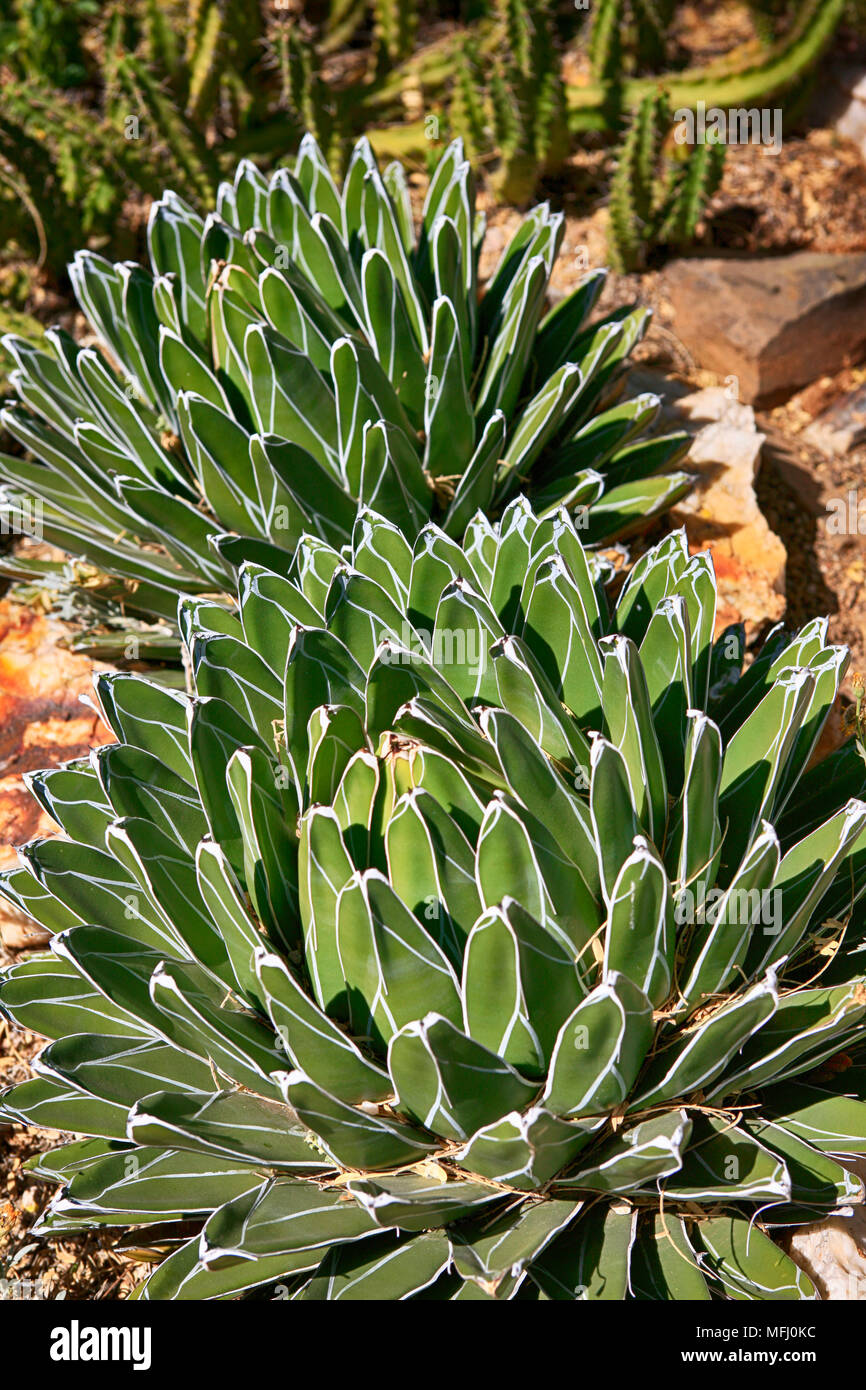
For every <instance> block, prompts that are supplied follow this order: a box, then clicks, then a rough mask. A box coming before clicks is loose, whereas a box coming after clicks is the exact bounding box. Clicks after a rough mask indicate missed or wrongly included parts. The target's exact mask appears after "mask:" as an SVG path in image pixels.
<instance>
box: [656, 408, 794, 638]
mask: <svg viewBox="0 0 866 1390" xmlns="http://www.w3.org/2000/svg"><path fill="white" fill-rule="evenodd" d="M673 409H674V411H675V412H676V415H677V416H678V417H679V423H680V424H681V425H685V427H686V428H688V429H691V430H693V431H694V436H695V437H694V440H693V442H692V446H691V449H690V450H689V455H688V458H687V460H686V462H685V464H684V465H683V466H684V467H685V468H687V469H688V470H689V471H691V472H693V473H694V474H695V475H696V485H695V488H694V491H693V492H692V493H691V494H690V495H689V496H688V497H687V498H685V499H684V500H683V501H682V502H681V503H680V504H679V505H678V507H677V508H676V510H675V512H674V520H675V521H676V522H677V523H678V524H680V525H683V526H685V528H686V534H687V536H688V539H689V545H690V547H691V548H692V549H693V550H710V551H711V552H712V556H713V563H714V565H715V569H716V575H717V578H718V593H719V603H718V610H717V624H718V627H719V628H720V629H721V628H724V627H726V626H727V625H728V624H729V623H732V622H738V621H741V622H745V623H746V624H747V625H760V624H762V623H763V622H764V621H766V620H767V619H770V620H772V621H774V622H775V621H776V620H777V619H779V618H781V616H782V614H783V613H784V611H785V564H786V559H787V557H786V554H785V547H784V546H783V544H782V542H781V541H780V540H779V537H778V536H777V535H776V534H775V533H774V532H773V531H771V530H770V528H769V526H768V525H767V522H766V520H765V518H764V515H763V513H762V511H761V509H760V507H759V506H758V500H757V497H756V496H755V487H754V484H755V477H756V474H757V471H758V468H759V465H760V460H761V446H762V444H763V442H764V436H763V435H762V434H761V433H760V432H759V431H758V429H757V426H756V424H755V413H754V411H753V410H752V408H751V406H748V405H743V404H741V402H740V401H738V400H736V399H734V398H732V396H731V395H730V394H729V392H728V391H727V390H726V389H725V388H723V387H718V386H710V387H707V388H706V389H705V390H703V391H696V392H694V393H692V394H691V395H687V396H682V397H680V398H679V399H677V400H676V401H674V402H673Z"/></svg>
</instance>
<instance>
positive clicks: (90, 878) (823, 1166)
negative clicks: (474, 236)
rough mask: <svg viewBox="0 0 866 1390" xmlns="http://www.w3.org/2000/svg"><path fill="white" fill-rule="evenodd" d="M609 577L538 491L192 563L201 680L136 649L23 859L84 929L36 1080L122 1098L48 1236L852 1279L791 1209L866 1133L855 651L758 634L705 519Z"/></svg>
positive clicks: (666, 1290) (370, 1262) (267, 1251)
mask: <svg viewBox="0 0 866 1390" xmlns="http://www.w3.org/2000/svg"><path fill="white" fill-rule="evenodd" d="M609 577H610V576H609V574H608V572H607V570H606V569H605V567H604V564H603V563H602V562H601V561H600V560H599V559H598V558H597V557H595V556H594V555H593V554H592V553H591V552H588V551H587V550H585V549H584V547H583V546H582V544H581V540H580V537H579V535H578V532H577V529H576V528H575V526H574V524H573V522H572V521H571V520H570V518H569V516H568V514H567V512H565V511H562V512H560V513H559V514H558V515H556V516H553V517H547V518H540V517H539V516H538V515H537V514H536V513H534V512H533V510H532V508H531V507H530V505H529V504H528V503H527V502H526V501H525V499H523V498H518V499H516V500H515V501H514V502H512V503H511V504H509V506H508V507H507V508H506V510H505V512H504V514H503V516H502V519H501V521H500V523H499V524H498V525H494V524H491V523H490V522H489V521H487V520H485V519H484V518H483V517H482V516H480V515H479V516H477V517H476V518H475V519H474V520H473V521H472V522H471V523H470V526H469V528H468V532H467V538H466V545H465V548H464V549H461V548H460V547H458V546H457V545H456V544H455V543H454V541H453V540H451V539H450V538H449V537H448V536H446V534H445V533H444V531H442V530H441V529H440V528H438V527H436V526H434V525H432V524H428V525H427V526H425V527H424V528H422V530H421V532H420V534H419V536H418V537H417V539H416V541H415V543H414V546H411V547H410V545H409V543H408V541H407V540H406V538H405V536H404V534H403V533H402V532H401V530H400V529H399V528H398V527H396V526H395V525H394V524H393V523H392V522H389V521H388V520H386V519H384V518H382V517H379V516H377V515H376V514H374V513H372V512H369V511H363V512H362V513H361V515H360V516H359V518H358V521H357V523H356V525H355V528H354V531H353V537H352V544H351V554H350V556H349V557H348V558H347V556H346V555H344V554H342V553H341V551H339V550H338V549H337V548H336V547H333V546H330V545H329V544H328V543H327V542H325V541H322V540H320V539H318V538H315V537H305V538H303V539H302V541H301V543H300V545H299V547H298V550H297V554H296V556H295V558H294V560H293V563H292V566H291V570H290V572H289V573H288V575H285V574H283V575H281V574H279V573H277V572H276V571H272V570H269V569H267V568H266V567H264V566H261V565H258V564H255V563H253V562H246V563H244V564H243V565H242V566H241V574H240V586H239V593H238V603H237V609H236V611H231V610H229V609H228V608H227V607H225V606H220V605H216V604H213V603H210V602H208V601H206V600H196V599H193V598H186V599H183V600H182V601H181V604H180V609H179V625H180V628H181V630H182V632H183V635H184V645H185V651H186V654H187V664H188V670H189V673H190V680H191V689H192V692H193V693H191V694H183V693H181V692H179V691H176V690H170V689H166V688H165V687H162V686H160V685H158V684H155V683H153V682H151V681H149V680H147V679H146V678H144V677H142V676H140V675H136V674H133V673H122V672H114V673H105V674H101V675H99V676H98V677H97V679H96V688H97V692H98V696H99V700H100V703H101V707H102V710H103V712H104V716H105V718H106V720H107V722H108V724H109V725H110V727H111V728H112V729H113V730H114V732H115V733H116V735H117V739H118V742H117V743H116V744H113V745H110V746H107V747H104V748H102V749H99V750H98V751H96V752H94V753H93V754H92V756H91V759H90V761H89V762H87V761H84V760H81V761H77V762H75V763H71V764H69V765H67V766H66V767H64V768H61V769H58V770H54V771H50V772H45V773H39V774H34V775H32V776H31V786H32V790H33V792H34V794H35V795H36V796H37V797H38V799H39V800H40V802H41V803H42V805H43V806H44V807H46V808H47V809H48V810H49V811H50V813H51V815H52V816H53V817H54V819H55V820H56V821H57V823H58V825H59V826H60V828H61V830H62V832H63V833H62V835H61V836H60V837H58V838H55V839H49V840H38V841H35V842H32V843H30V844H29V845H27V846H25V847H24V848H23V850H22V851H21V861H22V862H21V866H20V867H19V868H16V869H14V870H11V871H8V872H7V873H6V874H5V875H4V876H3V878H2V880H0V882H2V891H3V893H4V894H5V895H6V896H7V897H8V898H10V899H11V900H12V901H13V902H14V903H16V905H18V906H19V907H21V908H23V909H24V910H25V911H28V912H30V913H31V914H32V915H33V916H34V917H36V918H37V920H39V921H40V922H42V923H44V924H45V925H46V926H47V927H48V928H49V930H50V931H51V932H53V933H55V935H54V936H53V939H52V943H51V949H50V950H49V951H48V952H46V953H45V954H43V955H38V956H34V957H32V958H31V959H29V960H27V961H26V962H24V963H23V964H20V965H17V966H14V967H12V968H11V969H9V970H8V971H7V972H6V974H5V978H4V980H3V983H2V988H0V1004H2V1008H3V1010H4V1011H5V1012H6V1014H7V1015H8V1016H9V1017H11V1018H12V1019H15V1020H17V1021H18V1022H19V1023H20V1024H21V1025H22V1026H24V1027H27V1028H30V1029H33V1030H34V1031H36V1032H38V1033H40V1034H42V1035H44V1036H46V1037H48V1038H53V1039H55V1041H53V1042H51V1043H50V1044H49V1045H48V1046H47V1047H46V1048H45V1049H44V1050H43V1051H42V1053H41V1055H40V1057H39V1060H38V1063H37V1073H38V1074H37V1076H36V1078H35V1079H32V1080H29V1081H26V1082H24V1083H23V1084H21V1085H19V1086H17V1087H15V1088H14V1089H12V1090H11V1091H8V1092H6V1093H5V1095H4V1099H3V1113H4V1114H5V1115H6V1116H7V1117H8V1118H12V1119H15V1120H18V1121H20V1122H22V1123H27V1124H32V1125H41V1126H46V1127H50V1128H51V1129H53V1130H61V1131H65V1132H67V1133H69V1134H72V1135H79V1136H86V1137H81V1138H75V1139H73V1140H72V1142H71V1143H67V1144H64V1145H63V1146H62V1147H60V1148H58V1149H54V1150H52V1151H50V1152H47V1153H44V1154H40V1155H39V1156H38V1157H37V1158H36V1159H35V1160H33V1161H32V1162H31V1166H32V1169H33V1171H34V1172H35V1173H36V1174H37V1175H38V1176H40V1177H42V1178H44V1179H46V1180H47V1181H49V1182H51V1183H53V1184H55V1185H56V1184H60V1185H62V1190H61V1193H60V1195H58V1196H56V1197H55V1198H54V1199H53V1200H52V1201H51V1202H50V1203H49V1205H48V1207H47V1208H46V1210H45V1212H44V1213H43V1215H42V1217H41V1218H40V1222H39V1226H38V1231H39V1232H40V1233H43V1234H47V1235H54V1234H62V1233H65V1232H70V1231H80V1230H86V1229H92V1228H123V1229H125V1230H126V1231H127V1232H129V1234H127V1236H126V1237H125V1239H126V1240H127V1242H130V1241H131V1242H132V1244H133V1245H134V1246H135V1247H137V1248H138V1249H146V1250H148V1251H150V1252H151V1255H152V1257H153V1258H158V1257H159V1256H162V1257H164V1258H162V1259H161V1262H160V1263H159V1264H158V1265H157V1267H156V1269H155V1270H154V1272H153V1273H152V1274H151V1275H150V1277H149V1278H148V1279H147V1281H146V1283H145V1284H144V1285H143V1286H142V1287H141V1290H140V1294H141V1296H142V1297H144V1298H151V1299H168V1298H196V1299H197V1298H206V1299H209V1298H216V1299H220V1298H228V1297H231V1296H234V1295H237V1294H239V1293H242V1292H244V1291H247V1290H251V1289H259V1290H260V1289H262V1288H266V1289H270V1292H271V1294H274V1293H275V1296H278V1297H289V1296H291V1297H302V1298H305V1299H330V1298H366V1299H374V1298H376V1299H378V1298H385V1299H402V1298H410V1297H414V1296H416V1295H420V1294H422V1293H423V1296H424V1297H433V1298H443V1299H452V1298H490V1297H492V1298H497V1297H498V1298H512V1297H519V1298H524V1297H525V1298H536V1297H540V1298H551V1299H577V1298H593V1299H594V1298H617V1299H622V1298H626V1297H633V1298H642V1299H693V1298H694V1299H697V1298H708V1297H711V1296H720V1297H729V1298H734V1299H742V1298H747V1299H749V1298H774V1299H775V1298H779V1299H786V1298H808V1297H812V1296H813V1293H814V1290H813V1288H812V1285H811V1284H810V1282H809V1280H808V1278H807V1277H806V1275H805V1274H804V1273H802V1272H801V1271H800V1270H799V1269H798V1268H797V1267H796V1266H795V1265H794V1264H793V1263H792V1261H791V1260H790V1259H789V1258H788V1256H787V1255H786V1254H784V1253H783V1252H782V1250H781V1249H780V1248H779V1246H778V1245H777V1244H775V1243H774V1241H773V1240H772V1239H771V1238H770V1236H769V1235H768V1231H772V1230H774V1229H776V1228H784V1227H787V1226H790V1225H795V1224H797V1223H798V1222H803V1221H806V1220H811V1219H814V1218H815V1216H816V1215H820V1214H821V1213H825V1212H830V1211H834V1210H837V1209H838V1208H839V1207H840V1205H841V1204H843V1203H848V1202H850V1201H851V1200H856V1199H857V1198H858V1196H859V1195H860V1184H859V1181H858V1180H857V1179H855V1178H854V1177H853V1176H852V1175H851V1174H850V1173H849V1172H848V1171H847V1170H846V1168H845V1167H844V1166H842V1165H841V1164H840V1163H839V1162H838V1161H837V1160H836V1159H835V1158H834V1157H832V1156H831V1155H832V1154H833V1153H835V1152H843V1153H844V1152H855V1153H856V1152H866V1104H864V1103H863V1102H862V1101H861V1100H860V1099H859V1098H857V1097H856V1096H855V1097H854V1098H851V1097H850V1096H849V1095H847V1094H846V1092H847V1091H848V1089H849V1086H850V1084H851V1082H850V1078H851V1077H853V1078H854V1083H853V1089H854V1090H855V1091H859V1092H861V1093H862V1079H863V1075H864V1072H863V1068H862V1066H861V1065H859V1064H858V1066H856V1067H855V1068H854V1069H853V1070H849V1072H848V1073H844V1074H842V1073H841V1072H840V1065H841V1064H840V1063H839V1062H838V1060H836V1061H834V1062H833V1065H832V1066H830V1067H828V1068H826V1069H825V1070H824V1071H823V1072H822V1071H821V1070H820V1067H821V1065H822V1064H823V1063H824V1062H826V1061H827V1060H828V1059H831V1058H834V1059H835V1058H837V1054H840V1053H842V1052H846V1054H847V1056H848V1060H849V1061H850V1060H851V1053H852V1052H854V1055H855V1057H856V1056H857V1052H856V1049H857V1048H858V1047H862V1041H863V1018H864V1014H866V977H864V975H863V974H861V973H860V972H861V970H862V966H861V965H860V959H861V957H860V953H861V952H862V950H863V918H862V916H858V912H857V906H856V904H857V902H858V899H859V898H860V895H861V893H862V891H863V888H864V886H866V838H864V836H866V830H864V827H866V802H864V801H862V800H860V799H858V797H859V795H860V794H861V793H862V792H863V791H864V784H866V769H864V766H863V762H862V760H861V758H860V756H859V754H858V753H857V750H856V746H855V745H852V744H848V745H846V746H845V747H844V748H843V749H842V750H841V751H840V752H838V753H836V754H834V755H832V757H831V758H830V759H828V760H827V761H825V762H822V763H819V764H818V765H817V767H816V768H815V769H814V770H812V771H805V772H804V769H805V768H806V765H807V763H808V761H809V759H810V756H811V754H812V751H813V749H814V746H815V742H816V740H817V738H818V736H819V734H820V731H821V727H822V724H823V722H824V719H825V716H826V714H827V712H828V710H829V708H830V706H831V704H832V701H833V698H834V695H835V692H836V690H837V687H838V684H839V681H840V679H841V676H842V674H843V671H844V668H845V662H846V653H845V651H844V650H843V649H840V648H837V647H832V646H828V645H827V641H826V623H824V622H821V621H816V622H813V623H811V624H810V625H809V626H807V627H806V628H804V629H803V631H802V632H800V633H799V635H797V636H794V637H792V638H791V637H788V636H787V635H786V634H785V633H784V632H783V631H781V630H776V631H774V632H773V633H772V634H771V635H770V637H769V638H768V639H767V642H766V645H765V646H764V647H763V649H762V651H761V652H760V654H759V655H757V657H756V658H755V659H754V660H753V661H752V663H751V664H750V665H749V666H748V668H747V669H746V670H745V671H743V670H742V665H743V645H742V633H741V632H740V631H738V630H736V629H731V630H728V631H726V632H725V633H723V634H722V636H721V637H720V638H719V639H718V640H717V641H716V642H715V643H714V642H713V628H714V619H715V583H714V577H713V572H712V566H711V562H710V560H709V558H708V557H707V556H706V555H704V554H700V555H697V556H694V557H691V558H690V557H689V554H688V549H687V546H686V542H685V539H684V537H683V535H682V534H681V533H677V534H674V535H672V536H670V537H669V538H667V539H666V540H664V541H662V542H661V543H660V544H659V545H657V546H656V547H655V548H654V549H652V550H650V551H649V552H648V553H647V554H646V555H645V556H644V557H643V558H642V559H641V560H640V561H639V562H638V563H637V564H636V565H635V566H634V568H633V569H632V571H631V574H630V576H629V578H628V581H627V582H626V584H625V585H624V587H623V588H622V591H621V593H620V594H619V597H618V599H617V601H616V602H615V604H611V603H610V602H609V591H610V586H609V584H608V582H607V581H608V580H609Z"/></svg>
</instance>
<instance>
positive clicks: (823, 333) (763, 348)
mask: <svg viewBox="0 0 866 1390" xmlns="http://www.w3.org/2000/svg"><path fill="white" fill-rule="evenodd" d="M665 284H666V292H667V296H668V299H669V300H670V303H671V305H672V307H673V310H674V322H673V327H674V332H675V333H676V334H677V336H678V337H679V339H680V340H681V342H682V343H683V344H684V345H685V346H686V348H687V349H688V351H689V352H690V353H691V354H692V356H693V358H694V359H695V361H696V362H697V364H698V365H699V366H701V367H705V368H707V369H708V370H709V371H712V372H716V373H717V374H718V375H719V376H721V377H724V378H728V377H734V378H736V391H737V394H738V396H739V398H740V400H742V401H746V402H752V403H755V404H758V405H772V404H776V403H778V402H779V401H782V400H785V399H787V397H788V396H790V395H792V394H793V392H794V391H796V390H798V389H799V388H800V387H802V386H805V385H807V384H808V383H809V382H811V381H814V380H815V378H816V377H819V376H824V375H829V374H832V373H834V372H837V371H839V370H841V369H842V368H843V367H845V366H847V365H849V364H850V363H852V362H855V361H859V360H860V359H861V357H862V356H863V354H864V350H866V254H858V255H835V254H830V253H819V252H814V251H803V252H798V253H797V254H796V255H793V256H773V257H766V258H762V259H760V260H733V259H731V260H709V259H708V260H704V259H699V260H698V259H696V260H680V261H675V262H674V263H673V264H672V265H671V266H669V267H668V270H667V272H666V275H665Z"/></svg>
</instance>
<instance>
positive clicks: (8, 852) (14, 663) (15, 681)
mask: <svg viewBox="0 0 866 1390" xmlns="http://www.w3.org/2000/svg"><path fill="white" fill-rule="evenodd" d="M66 632H67V630H66V629H65V628H64V627H63V625H62V624H61V623H58V622H56V621H54V620H52V619H49V618H45V617H42V616H39V615H37V614H36V613H34V612H33V611H32V610H31V609H29V608H24V607H22V606H21V605H19V604H14V603H10V602H9V601H8V600H6V599H4V600H2V601H0V869H8V868H12V867H14V866H15V864H17V862H18V859H17V855H16V853H15V847H16V846H17V845H22V844H24V843H25V842H26V841H27V840H30V839H33V838H34V836H46V835H56V834H57V826H56V824H55V823H54V821H53V820H52V819H51V818H50V816H48V815H47V813H46V812H45V811H43V810H42V808H41V807H40V805H39V803H38V802H37V801H36V800H35V798H34V797H33V796H32V795H31V793H30V792H29V791H28V790H27V787H26V786H25V784H24V781H23V773H25V772H32V771H34V770H35V769H37V768H45V767H53V766H56V765H57V764H58V763H62V762H67V761H69V760H70V759H72V758H79V757H85V756H86V755H87V753H88V752H89V751H90V749H91V748H95V747H98V746H99V744H102V743H108V742H110V741H111V740H112V739H113V734H112V733H111V731H110V729H108V728H107V727H106V725H105V724H103V723H102V720H101V719H100V718H99V716H98V715H97V714H96V711H95V710H93V709H89V708H87V706H85V705H83V704H82V702H81V699H80V697H81V696H82V695H84V694H88V695H89V694H90V693H91V686H92V676H93V671H94V669H96V668H95V667H94V664H93V662H91V661H89V660H88V659H87V658H86V657H83V656H77V655H76V654H74V653H73V652H69V651H66V650H65V649H64V648H63V647H62V646H60V645H59V643H60V642H61V641H62V639H63V638H64V637H65V636H66ZM0 937H2V940H3V944H4V945H5V946H7V947H9V948H10V949H12V950H21V949H22V948H27V947H34V946H44V945H45V943H46V941H47V940H48V936H47V934H46V933H45V932H44V931H43V929H42V928H41V927H39V926H38V925H37V924H36V923H35V922H33V921H32V919H31V918H29V917H27V916H26V915H25V914H24V913H22V912H20V911H19V910H18V909H17V908H15V907H13V905H12V904H11V903H7V902H6V901H5V899H2V898H0Z"/></svg>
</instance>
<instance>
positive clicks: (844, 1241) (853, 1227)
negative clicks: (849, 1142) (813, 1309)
mask: <svg viewBox="0 0 866 1390" xmlns="http://www.w3.org/2000/svg"><path fill="white" fill-rule="evenodd" d="M839 1162H840V1163H842V1164H844V1166H845V1167H846V1168H849V1169H850V1170H851V1171H852V1172H853V1173H856V1174H857V1176H858V1177H860V1178H864V1177H866V1159H863V1158H858V1159H851V1158H840V1159H839ZM847 1210H848V1211H849V1212H850V1215H848V1216H831V1217H828V1219H827V1220H826V1221H816V1222H815V1223H814V1224H813V1225H811V1226H799V1227H797V1229H796V1230H795V1231H794V1232H793V1233H792V1234H791V1235H790V1236H789V1237H788V1242H787V1244H788V1250H789V1254H790V1255H791V1257H792V1259H794V1260H796V1262H797V1264H798V1265H799V1266H800V1268H801V1269H804V1270H805V1271H806V1273H807V1274H808V1275H809V1278H810V1279H811V1280H812V1281H813V1283H814V1284H815V1286H816V1287H817V1289H818V1292H819V1293H820V1294H821V1295H822V1297H823V1298H825V1299H829V1300H832V1301H834V1302H835V1301H837V1300H842V1299H844V1300H846V1301H848V1302H851V1301H858V1302H859V1301H862V1300H864V1299H866V1207H864V1206H861V1205H857V1206H852V1207H850V1208H848V1209H847Z"/></svg>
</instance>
